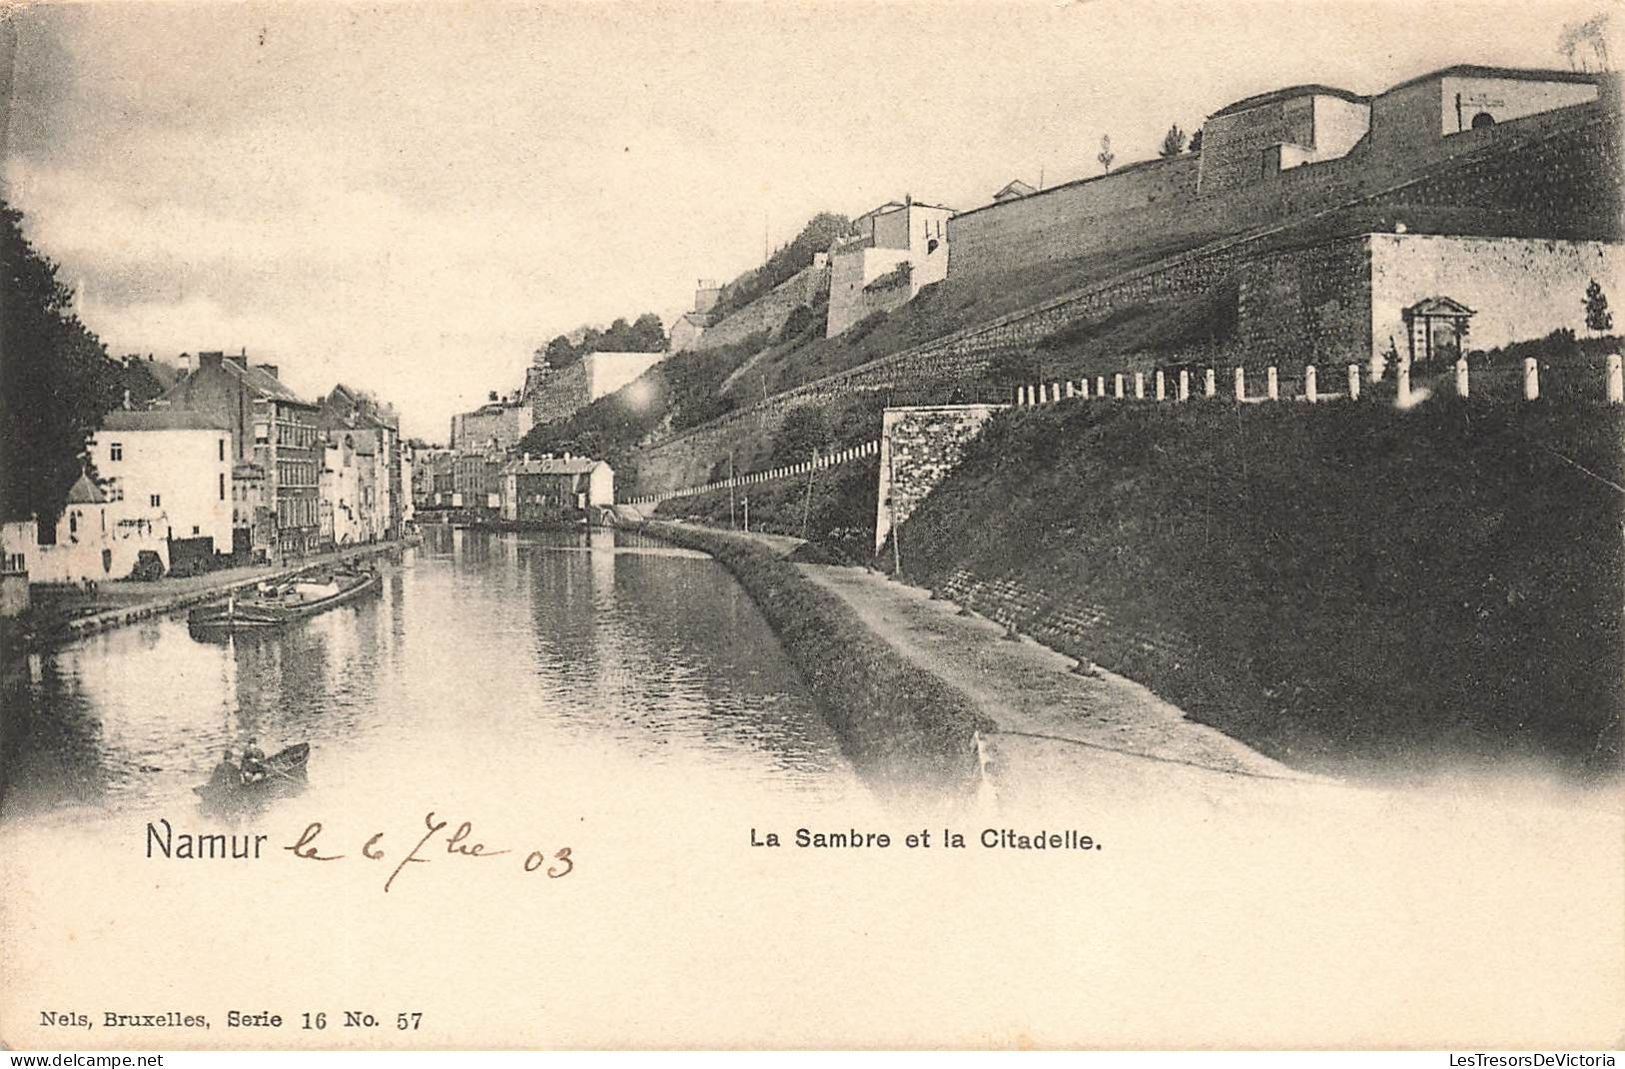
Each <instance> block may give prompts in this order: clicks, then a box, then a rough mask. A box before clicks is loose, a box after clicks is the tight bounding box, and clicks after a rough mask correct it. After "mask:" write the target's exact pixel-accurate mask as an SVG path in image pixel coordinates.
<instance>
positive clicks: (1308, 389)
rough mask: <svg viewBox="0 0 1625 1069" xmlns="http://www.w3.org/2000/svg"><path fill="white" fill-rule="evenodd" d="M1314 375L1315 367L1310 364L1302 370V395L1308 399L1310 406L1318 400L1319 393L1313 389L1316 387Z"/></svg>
mask: <svg viewBox="0 0 1625 1069" xmlns="http://www.w3.org/2000/svg"><path fill="white" fill-rule="evenodd" d="M1315 375H1316V372H1315V365H1313V364H1310V365H1309V366H1308V367H1306V368H1304V369H1303V395H1304V397H1306V398H1308V399H1309V403H1310V404H1314V403H1315V402H1316V401H1319V400H1320V392H1319V390H1317V389H1316V388H1315V387H1316V385H1317V384H1316V382H1315Z"/></svg>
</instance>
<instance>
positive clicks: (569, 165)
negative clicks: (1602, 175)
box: [0, 0, 1625, 441]
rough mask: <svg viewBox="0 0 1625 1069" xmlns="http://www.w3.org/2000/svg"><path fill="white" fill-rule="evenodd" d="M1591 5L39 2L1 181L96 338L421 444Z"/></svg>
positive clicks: (3, 151)
mask: <svg viewBox="0 0 1625 1069" xmlns="http://www.w3.org/2000/svg"><path fill="white" fill-rule="evenodd" d="M4 6H5V0H0V7H4ZM1605 6H1606V5H1605V4H1604V3H1603V2H1602V0H1589V2H1577V3H1567V2H1564V0H1539V2H1532V0H1519V2H1516V3H1500V2H1492V3H1449V2H1433V3H1429V4H1428V5H1426V7H1425V9H1423V8H1421V7H1419V6H1418V5H1416V4H1414V3H1413V0H1365V2H1340V3H1326V2H1320V3H1317V2H1313V0H1216V2H1208V3H1173V2H1158V0H1035V2H1014V0H1011V2H988V0H970V2H956V0H937V2H934V3H930V4H920V3H878V2H876V3H865V2H859V0H844V2H839V3H774V4H769V3H746V2H723V3H700V2H649V3H627V4H613V3H565V4H548V3H541V4H519V3H502V2H494V0H489V2H482V3H479V4H453V3H432V2H430V3H418V4H392V3H383V4H366V5H359V4H358V5H346V4H339V3H317V2H308V0H307V2H299V3H278V4H276V5H260V4H255V3H204V4H177V3H164V4H158V3H147V2H141V0H134V2H132V0H124V2H118V3H107V4H57V3H51V4H40V5H35V6H29V7H23V8H18V9H12V10H11V14H10V17H9V18H0V94H4V95H3V97H0V118H3V119H4V124H3V127H0V134H3V136H4V141H3V142H0V157H3V167H0V180H3V194H4V197H5V199H6V200H8V201H10V202H11V203H12V204H13V205H14V206H16V207H18V208H20V209H21V210H22V211H23V212H24V213H25V224H24V225H25V229H26V232H27V233H28V235H29V237H30V238H31V240H33V242H34V243H35V245H36V246H37V247H38V248H39V249H40V250H41V251H43V252H44V253H45V254H46V255H48V256H50V257H51V258H52V259H54V260H55V261H57V262H58V263H59V264H60V265H61V267H62V275H61V277H62V278H63V280H64V281H66V282H68V283H69V284H70V285H74V286H81V285H82V287H83V292H84V303H83V306H82V317H83V318H84V319H85V321H86V323H87V324H88V325H89V326H90V327H91V329H93V330H95V331H96V332H97V333H98V334H99V335H101V337H102V339H103V340H104V341H105V342H106V343H107V346H108V349H109V351H110V352H113V353H115V354H118V353H126V352H139V353H143V354H145V353H153V354H155V355H157V356H160V357H168V358H173V357H174V356H175V355H177V354H179V353H181V352H194V353H195V352H197V351H198V350H200V349H224V350H227V351H239V350H243V349H246V350H247V352H248V355H249V358H250V359H251V360H255V361H267V362H272V363H276V364H278V365H279V366H280V368H281V372H282V377H283V378H284V379H285V380H286V381H287V382H288V383H289V384H290V385H291V386H293V387H294V388H295V389H297V390H300V391H302V392H303V393H305V394H306V395H307V396H311V397H315V396H317V395H319V394H322V393H325V392H326V391H327V390H328V389H330V388H331V386H332V385H333V383H334V382H344V383H347V384H349V385H352V386H357V387H360V388H363V389H368V390H372V391H374V392H375V393H377V394H379V395H380V396H381V397H383V398H384V399H386V400H388V401H390V402H391V403H393V404H394V405H395V406H396V408H397V409H398V410H399V411H400V413H401V417H402V426H403V430H404V431H405V432H406V433H407V434H410V435H416V436H420V437H424V438H426V439H429V440H431V441H443V440H444V439H445V437H446V427H447V423H448V421H449V418H450V416H451V414H452V413H453V412H455V411H460V410H463V409H466V408H469V407H472V406H473V405H475V404H477V403H479V402H480V401H482V400H484V398H485V396H486V393H487V391H490V390H498V391H502V392H507V391H511V390H514V389H517V388H518V386H519V385H520V383H521V381H522V380H523V373H524V367H525V365H526V364H527V363H528V362H529V361H530V356H531V353H532V351H533V350H535V349H536V348H537V347H539V346H541V345H543V344H545V343H546V341H547V340H548V339H549V338H551V337H553V336H555V335H557V334H560V333H565V332H567V331H569V330H572V329H574V328H575V327H577V326H580V325H582V324H585V323H592V324H596V325H606V324H607V323H608V322H609V321H610V320H612V319H613V318H615V317H617V316H626V317H627V318H628V319H631V318H633V317H635V316H637V315H638V314H640V313H642V312H645V311H654V312H656V313H658V314H660V315H661V316H662V318H663V319H665V320H666V321H667V322H668V324H669V322H670V320H671V317H672V316H673V315H674V314H675V313H677V312H680V311H682V310H684V309H685V308H687V307H689V305H690V302H691V300H692V295H693V289H694V284H695V281H696V280H697V279H699V278H715V279H719V280H726V279H728V278H732V277H733V276H735V275H737V274H738V273H740V272H741V271H744V270H747V269H749V268H751V267H753V266H755V265H756V264H758V263H760V262H761V260H762V255H763V248H764V242H765V243H766V244H768V245H778V244H782V243H783V242H786V241H788V240H789V239H790V238H792V237H793V236H794V235H795V233H796V231H797V230H799V229H800V227H801V225H802V224H803V223H804V222H805V221H806V220H807V219H808V218H809V217H810V216H812V215H813V214H814V213H815V212H818V211H824V210H828V211H836V212H842V213H844V214H847V215H857V214H859V213H861V212H863V211H866V210H868V209H869V208H872V207H874V206H875V205H877V204H880V203H882V202H884V201H886V200H888V199H892V198H899V197H901V196H903V195H904V194H912V195H913V196H914V197H916V198H917V199H921V200H925V201H930V202H933V203H941V204H948V205H950V206H952V207H955V208H960V209H967V208H973V207H977V206H979V205H981V204H985V203H987V202H988V201H989V200H990V199H991V194H992V193H993V191H994V190H996V189H998V188H999V187H1000V186H1002V185H1004V184H1005V183H1006V182H1008V181H1009V180H1010V179H1012V178H1018V177H1019V178H1022V179H1024V180H1026V181H1028V182H1030V183H1034V184H1037V182H1038V181H1039V179H1040V176H1042V178H1043V181H1044V182H1045V183H1046V184H1049V185H1053V184H1055V183H1057V182H1061V181H1065V180H1068V179H1071V178H1076V177H1080V176H1083V175H1086V174H1092V173H1097V171H1098V164H1096V163H1095V162H1094V159H1095V155H1096V154H1097V153H1098V152H1099V150H1100V138H1101V136H1102V135H1103V134H1109V135H1110V136H1111V138H1112V145H1113V150H1114V152H1115V154H1116V158H1117V162H1118V164H1119V165H1122V164H1126V163H1129V162H1133V161H1134V160H1138V159H1144V158H1147V157H1150V156H1152V155H1154V154H1155V152H1156V148H1157V145H1158V144H1159V143H1160V142H1161V140H1162V137H1163V134H1164V132H1165V131H1166V130H1167V129H1168V126H1169V124H1170V123H1175V122H1177V123H1178V124H1179V125H1180V126H1181V127H1182V128H1184V129H1186V130H1194V129H1197V128H1199V126H1200V124H1201V122H1202V119H1203V117H1204V116H1205V115H1207V114H1209V113H1211V112H1213V111H1216V110H1218V109H1219V108H1220V107H1223V106H1224V105H1225V104H1227V103H1229V102H1231V101H1233V100H1237V99H1239V98H1241V97H1244V96H1249V95H1251V94H1253V93H1257V92H1262V91H1265V90H1269V89H1273V88H1278V87H1281V86H1286V85H1292V84H1297V83H1304V82H1322V83H1327V84H1331V85H1335V86H1339V87H1342V88H1346V89H1350V90H1353V91H1355V92H1362V93H1369V92H1376V91H1380V90H1381V89H1383V88H1385V87H1387V86H1389V85H1392V84H1394V83H1396V82H1399V81H1402V80H1404V79H1406V78H1409V77H1412V76H1414V75H1417V74H1421V73H1424V72H1426V71H1429V70H1433V69H1436V68H1439V67H1444V66H1449V65H1451V64H1455V63H1485V64H1497V65H1507V66H1526V67H1564V66H1566V65H1567V61H1566V60H1565V58H1564V57H1563V55H1562V54H1561V53H1560V52H1559V51H1558V40H1559V36H1560V34H1561V33H1562V30H1563V28H1564V26H1565V24H1567V23H1571V22H1576V21H1579V20H1581V19H1584V18H1587V17H1589V16H1591V15H1593V14H1596V13H1597V12H1598V11H1600V10H1603V9H1604V7H1605ZM1424 10H1425V14H1424ZM0 14H3V13H0ZM1441 28H1443V30H1441ZM1615 52H1616V54H1625V52H1621V51H1620V50H1619V49H1617V48H1616V49H1615ZM8 74H9V77H8V76H7V75H8Z"/></svg>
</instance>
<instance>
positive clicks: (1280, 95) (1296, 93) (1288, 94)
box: [1208, 82, 1371, 119]
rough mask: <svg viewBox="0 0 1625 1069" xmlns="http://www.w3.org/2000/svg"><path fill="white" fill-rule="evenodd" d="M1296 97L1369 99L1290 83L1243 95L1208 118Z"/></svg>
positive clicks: (1333, 88) (1355, 101)
mask: <svg viewBox="0 0 1625 1069" xmlns="http://www.w3.org/2000/svg"><path fill="white" fill-rule="evenodd" d="M1298 97H1337V98H1338V99H1340V100H1347V101H1348V102H1349V103H1351V104H1367V103H1370V101H1371V98H1370V97H1365V96H1361V95H1360V94H1359V93H1351V92H1349V91H1348V90H1347V89H1339V88H1337V87H1336V86H1333V85H1321V84H1319V83H1318V82H1312V83H1310V84H1308V85H1291V86H1287V87H1286V88H1285V89H1271V90H1270V91H1269V92H1267V93H1259V94H1258V95H1256V96H1250V97H1243V98H1242V99H1240V100H1238V101H1236V102H1235V103H1234V104H1226V105H1225V106H1224V107H1222V108H1220V109H1219V110H1218V111H1216V112H1214V113H1213V114H1212V115H1209V116H1208V118H1210V119H1217V118H1219V117H1220V116H1221V115H1234V114H1235V113H1236V112H1238V111H1251V110H1252V109H1253V108H1259V107H1263V106H1264V105H1265V104H1275V103H1278V102H1280V101H1282V100H1294V99H1296V98H1298Z"/></svg>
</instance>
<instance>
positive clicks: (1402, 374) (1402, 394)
mask: <svg viewBox="0 0 1625 1069" xmlns="http://www.w3.org/2000/svg"><path fill="white" fill-rule="evenodd" d="M1394 377H1395V379H1396V380H1397V382H1398V384H1399V405H1400V407H1401V408H1404V407H1406V406H1408V405H1409V404H1410V403H1411V362H1410V361H1409V360H1401V361H1400V362H1399V367H1398V368H1397V369H1396V370H1395V372H1394Z"/></svg>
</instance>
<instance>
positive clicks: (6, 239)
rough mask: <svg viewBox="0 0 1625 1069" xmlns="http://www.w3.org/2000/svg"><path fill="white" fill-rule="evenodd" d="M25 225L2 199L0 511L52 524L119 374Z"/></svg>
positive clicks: (79, 469) (7, 517) (8, 516)
mask: <svg viewBox="0 0 1625 1069" xmlns="http://www.w3.org/2000/svg"><path fill="white" fill-rule="evenodd" d="M22 222H23V215H22V213H21V212H19V211H17V210H16V209H15V208H12V207H11V206H10V205H9V204H8V203H6V202H5V201H3V200H0V268H3V270H4V276H3V277H4V279H5V299H4V300H0V513H3V518H4V519H5V520H7V521H12V520H26V519H27V518H28V517H30V516H38V517H39V518H40V519H42V520H44V521H45V522H47V523H54V522H55V520H56V518H57V517H58V516H60V515H61V514H62V509H63V506H65V505H66V504H67V499H68V489H69V488H70V487H71V486H72V485H73V483H74V482H75V480H77V479H78V478H79V475H80V473H81V472H83V471H84V470H85V461H86V454H85V439H86V438H88V437H89V436H90V435H91V434H93V433H95V431H96V428H97V427H99V426H100V425H101V421H102V417H103V416H105V415H106V414H107V413H108V411H109V410H111V409H112V408H113V406H114V404H115V403H116V401H117V399H118V398H117V389H118V388H117V372H116V369H115V368H114V366H113V364H112V362H111V361H110V360H108V359H107V350H106V349H105V348H104V347H103V346H102V343H101V341H100V339H98V338H97V337H96V335H94V334H92V333H91V332H90V331H89V330H87V329H86V328H85V325H84V324H83V323H80V322H79V320H78V317H76V316H75V315H74V314H73V313H72V310H71V306H72V301H73V295H72V293H71V292H70V291H69V289H68V288H67V287H66V286H64V285H62V284H61V283H60V282H58V281H57V279H56V272H57V266H56V264H54V263H52V262H51V261H50V260H49V259H47V258H46V257H44V256H42V255H40V253H38V252H37V251H35V249H34V247H33V245H31V244H30V243H29V241H28V239H27V238H26V237H25V236H24V235H23V229H22Z"/></svg>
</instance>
